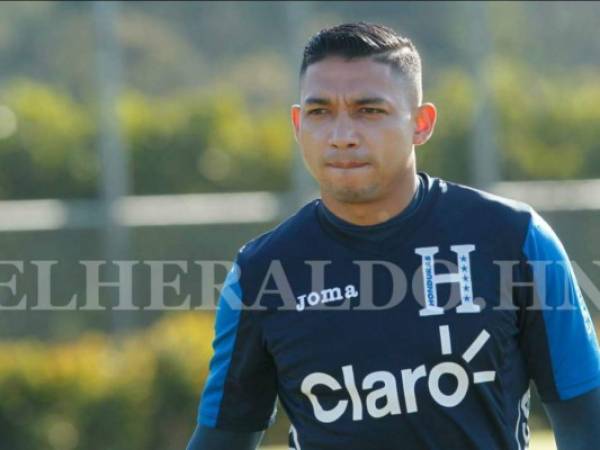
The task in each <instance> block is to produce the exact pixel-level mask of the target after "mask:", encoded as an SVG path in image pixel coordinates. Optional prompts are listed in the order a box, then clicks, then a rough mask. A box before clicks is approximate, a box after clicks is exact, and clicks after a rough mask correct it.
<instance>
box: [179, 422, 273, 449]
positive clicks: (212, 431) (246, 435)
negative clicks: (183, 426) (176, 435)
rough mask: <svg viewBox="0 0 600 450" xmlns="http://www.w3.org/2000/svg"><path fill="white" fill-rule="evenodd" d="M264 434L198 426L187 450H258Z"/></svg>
mask: <svg viewBox="0 0 600 450" xmlns="http://www.w3.org/2000/svg"><path fill="white" fill-rule="evenodd" d="M263 434H264V432H263V431H258V432H243V431H226V430H219V429H217V428H209V427H205V426H203V425H198V426H197V427H196V429H195V430H194V434H193V435H192V438H191V439H190V442H189V444H188V446H187V449H186V450H256V448H257V447H258V445H259V444H260V441H261V439H262V437H263Z"/></svg>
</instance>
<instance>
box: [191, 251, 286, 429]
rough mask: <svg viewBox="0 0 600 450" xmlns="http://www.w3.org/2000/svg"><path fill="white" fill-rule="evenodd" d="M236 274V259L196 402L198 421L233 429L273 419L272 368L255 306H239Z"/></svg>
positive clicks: (274, 384)
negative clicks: (207, 372)
mask: <svg viewBox="0 0 600 450" xmlns="http://www.w3.org/2000/svg"><path fill="white" fill-rule="evenodd" d="M240 275H241V269H240V266H239V265H238V263H237V261H236V263H234V265H233V267H232V269H231V270H230V272H229V273H228V275H227V278H226V279H225V283H224V285H223V288H222V290H221V295H220V298H219V303H218V309H217V314H216V319H215V338H214V341H213V349H214V355H213V357H212V359H211V362H210V366H209V375H208V378H207V380H206V383H205V385H204V390H203V393H202V397H201V399H200V405H199V407H198V423H199V424H201V425H204V426H208V427H211V428H221V429H228V430H233V431H259V430H264V429H266V428H267V427H268V426H270V425H271V423H272V422H273V420H274V416H275V412H276V409H275V405H276V398H277V381H276V371H275V367H274V363H273V360H272V357H271V355H270V354H269V353H268V351H267V349H266V347H265V345H264V343H263V339H262V332H261V327H260V320H259V317H258V314H259V313H260V311H256V310H253V309H251V308H245V307H244V302H243V295H244V293H243V290H242V287H241V286H242V283H241V282H240Z"/></svg>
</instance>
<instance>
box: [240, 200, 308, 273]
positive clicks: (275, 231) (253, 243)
mask: <svg viewBox="0 0 600 450" xmlns="http://www.w3.org/2000/svg"><path fill="white" fill-rule="evenodd" d="M317 202H318V200H312V201H310V202H309V203H307V204H305V205H304V206H302V207H301V208H300V209H299V210H298V211H296V212H295V213H294V214H292V215H291V216H289V217H288V218H286V219H285V220H283V221H282V222H280V223H279V224H278V225H276V226H275V227H273V228H272V229H270V230H268V231H266V232H264V233H262V234H260V235H258V236H256V237H254V238H253V239H251V240H249V241H248V242H246V243H245V244H244V245H243V246H242V247H241V248H240V250H239V252H238V260H239V263H240V264H243V263H247V262H252V263H257V262H260V261H261V260H262V261H267V262H269V261H272V260H273V259H282V258H283V257H289V256H293V255H294V254H295V253H297V252H298V251H299V250H301V249H302V248H306V245H307V244H308V243H309V242H310V241H311V240H312V239H313V238H314V235H315V233H316V232H317V219H316V212H315V208H316V207H317Z"/></svg>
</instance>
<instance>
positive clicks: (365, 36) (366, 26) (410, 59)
mask: <svg viewBox="0 0 600 450" xmlns="http://www.w3.org/2000/svg"><path fill="white" fill-rule="evenodd" d="M329 56H339V57H342V58H346V59H354V58H366V57H372V58H373V59H374V60H375V61H377V62H381V63H385V64H389V65H390V66H392V67H393V68H394V69H395V70H397V71H398V72H399V73H400V74H402V75H404V76H406V77H407V78H408V79H410V80H411V81H413V82H414V86H415V88H416V92H415V93H416V97H417V102H418V103H420V102H421V89H422V88H421V57H420V56H419V52H418V51H417V49H416V48H415V46H414V44H413V43H412V41H411V40H410V39H408V38H406V37H403V36H400V35H399V34H398V33H396V32H395V31H394V30H392V29H391V28H389V27H386V26H384V25H379V24H371V23H365V22H357V23H345V24H342V25H337V26H335V27H331V28H326V29H324V30H321V31H319V32H318V33H317V34H316V35H314V36H313V37H312V38H311V39H310V41H309V42H308V44H307V45H306V47H304V55H303V57H302V65H301V66H300V77H302V76H303V75H304V73H305V72H306V69H307V68H308V66H310V65H311V64H314V63H317V62H319V61H321V60H323V59H325V58H326V57H329Z"/></svg>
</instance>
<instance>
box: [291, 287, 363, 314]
mask: <svg viewBox="0 0 600 450" xmlns="http://www.w3.org/2000/svg"><path fill="white" fill-rule="evenodd" d="M354 297H358V291H357V290H356V288H355V287H354V285H353V284H349V285H348V286H346V287H345V288H344V294H343V295H342V288H340V287H334V288H329V289H323V290H321V291H312V292H311V293H309V294H304V295H299V296H298V297H296V298H297V299H298V303H296V310H297V311H304V309H305V308H306V305H307V304H308V305H309V306H317V305H318V304H320V303H331V302H336V301H338V300H344V299H345V300H349V299H351V298H354Z"/></svg>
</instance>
